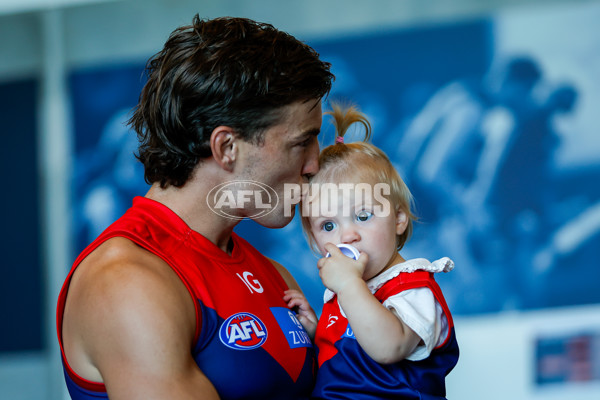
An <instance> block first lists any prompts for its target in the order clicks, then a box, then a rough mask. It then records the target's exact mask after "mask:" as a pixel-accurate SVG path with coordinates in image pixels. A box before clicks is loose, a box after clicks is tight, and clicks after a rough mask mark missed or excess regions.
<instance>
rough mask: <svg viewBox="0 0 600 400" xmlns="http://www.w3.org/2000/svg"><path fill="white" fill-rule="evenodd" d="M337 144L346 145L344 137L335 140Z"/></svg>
mask: <svg viewBox="0 0 600 400" xmlns="http://www.w3.org/2000/svg"><path fill="white" fill-rule="evenodd" d="M335 142H336V143H342V144H344V137H343V136H338V137H336V138H335Z"/></svg>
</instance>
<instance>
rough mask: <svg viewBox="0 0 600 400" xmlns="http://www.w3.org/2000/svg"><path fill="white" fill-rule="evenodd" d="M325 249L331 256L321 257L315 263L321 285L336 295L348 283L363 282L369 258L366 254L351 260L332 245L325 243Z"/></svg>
mask: <svg viewBox="0 0 600 400" xmlns="http://www.w3.org/2000/svg"><path fill="white" fill-rule="evenodd" d="M325 249H326V250H327V251H328V252H329V254H331V256H330V257H323V258H321V259H320V260H319V262H318V263H317V267H319V276H320V277H321V280H322V281H323V285H325V286H326V287H327V288H328V289H329V290H331V291H332V292H334V293H338V292H339V291H340V290H342V288H343V287H344V286H346V284H348V283H349V282H352V281H356V280H361V281H363V275H364V273H365V268H366V267H367V262H368V258H369V257H368V256H367V254H366V253H361V254H360V257H359V258H358V260H353V259H352V258H350V257H347V256H345V255H344V254H342V252H341V251H340V249H339V248H338V247H337V246H336V245H334V244H333V243H326V244H325Z"/></svg>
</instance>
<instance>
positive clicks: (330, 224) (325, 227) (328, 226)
mask: <svg viewBox="0 0 600 400" xmlns="http://www.w3.org/2000/svg"><path fill="white" fill-rule="evenodd" d="M334 228H335V224H334V223H333V222H331V221H327V222H325V223H324V224H323V225H322V226H321V229H323V230H324V231H326V232H331V231H332V230H333V229H334Z"/></svg>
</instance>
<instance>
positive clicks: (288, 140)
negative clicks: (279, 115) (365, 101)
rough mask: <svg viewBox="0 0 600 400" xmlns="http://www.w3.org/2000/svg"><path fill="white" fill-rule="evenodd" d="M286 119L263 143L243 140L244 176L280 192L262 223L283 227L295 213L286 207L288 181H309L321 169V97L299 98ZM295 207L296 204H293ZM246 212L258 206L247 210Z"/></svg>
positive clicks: (285, 112) (266, 134)
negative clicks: (285, 187)
mask: <svg viewBox="0 0 600 400" xmlns="http://www.w3.org/2000/svg"><path fill="white" fill-rule="evenodd" d="M283 115H284V117H283V119H282V121H281V122H280V123H278V124H277V125H274V126H272V127H270V128H268V129H267V130H266V131H265V132H264V134H263V135H264V136H263V143H262V144H261V145H255V144H252V143H248V142H242V143H241V144H240V152H239V156H240V163H239V164H238V165H239V167H240V173H241V174H240V177H241V178H240V179H247V180H252V181H256V182H260V183H262V184H264V185H268V186H269V187H270V188H272V189H273V190H274V191H275V192H276V193H277V195H278V196H279V203H278V205H277V206H276V207H275V209H274V210H273V211H272V212H270V213H268V214H267V215H264V216H262V217H260V218H257V219H255V221H256V222H258V223H259V224H261V225H263V226H266V227H270V228H280V227H283V226H285V225H287V224H288V223H289V222H290V221H291V220H292V218H293V216H294V210H293V209H292V210H284V208H283V207H284V203H285V202H284V201H283V199H284V196H285V195H286V193H285V192H284V185H285V184H299V185H301V184H302V183H305V182H307V177H308V176H310V175H313V174H315V173H316V172H317V171H318V170H319V162H318V157H319V142H318V139H317V135H318V134H319V132H320V130H321V121H322V111H321V102H320V100H316V99H315V100H309V101H306V102H304V101H299V102H296V103H293V104H291V105H289V106H285V107H284V108H283ZM291 207H295V204H292V205H291ZM244 211H245V214H246V216H251V215H254V214H255V211H256V210H252V209H248V210H244Z"/></svg>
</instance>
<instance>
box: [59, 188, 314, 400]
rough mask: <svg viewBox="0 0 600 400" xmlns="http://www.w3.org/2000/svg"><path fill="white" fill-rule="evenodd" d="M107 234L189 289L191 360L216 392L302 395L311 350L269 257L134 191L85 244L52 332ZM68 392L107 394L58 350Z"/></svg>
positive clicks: (81, 396)
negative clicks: (219, 241) (223, 244)
mask: <svg viewBox="0 0 600 400" xmlns="http://www.w3.org/2000/svg"><path fill="white" fill-rule="evenodd" d="M113 237H125V238H128V239H129V240H132V241H133V242H135V243H137V244H138V245H140V246H142V247H143V248H145V249H147V250H148V251H150V252H152V253H154V254H156V255H157V256H159V257H161V258H162V259H163V260H164V261H165V262H166V263H167V264H168V265H169V266H170V267H171V268H172V269H173V270H174V271H175V272H176V273H177V274H178V276H179V277H180V278H181V280H182V281H183V283H184V284H185V286H186V287H187V289H188V291H189V292H190V294H191V295H192V296H193V298H194V299H195V300H196V301H195V307H196V311H197V312H196V314H197V329H196V338H195V340H194V345H193V347H192V348H190V352H191V353H192V355H193V357H194V359H195V360H196V363H197V364H198V366H199V367H200V369H201V370H202V372H203V373H204V374H205V375H206V376H207V377H208V379H209V380H210V381H211V382H212V384H213V385H214V386H215V388H216V390H217V392H218V393H219V396H220V397H221V399H241V398H244V399H302V398H308V397H309V396H310V392H311V390H312V388H313V385H314V379H315V374H316V368H317V365H316V356H315V352H314V349H313V345H312V343H311V341H310V339H309V338H308V335H307V333H306V331H305V330H304V329H303V327H302V325H301V324H300V322H298V320H297V319H296V316H295V315H294V313H292V312H291V311H290V310H289V309H288V308H287V305H286V303H285V302H284V301H283V292H284V291H285V290H286V289H287V285H286V283H285V281H284V280H283V278H282V277H281V275H280V274H279V272H278V271H277V270H276V269H275V267H274V266H273V265H272V264H271V262H270V261H269V260H268V259H267V258H265V257H264V256H263V255H262V254H260V253H259V252H258V251H257V250H256V249H254V248H253V247H252V246H251V245H250V244H249V243H247V242H246V241H245V240H243V239H242V238H240V237H239V236H237V235H236V234H235V233H234V234H233V235H232V240H233V243H234V246H233V250H232V254H231V256H230V255H227V254H225V253H224V252H223V251H222V250H220V249H219V248H217V247H216V246H215V245H214V244H213V243H212V242H210V241H209V240H208V239H206V238H204V237H203V236H202V235H200V234H199V233H197V232H195V231H193V230H191V229H190V228H189V227H188V226H187V224H185V222H184V221H183V220H181V219H180V218H179V217H178V216H177V215H176V214H174V213H173V212H172V211H171V210H169V209H168V208H167V207H165V206H164V205H162V204H160V203H157V202H155V201H152V200H150V199H146V198H142V197H137V198H135V199H134V202H133V207H132V208H130V209H129V210H128V211H127V212H126V213H125V214H124V216H123V217H121V218H120V219H119V220H117V221H116V222H115V223H114V224H113V225H111V226H110V227H109V228H108V229H107V230H106V231H105V232H103V233H102V234H101V235H100V236H99V237H98V239H96V240H95V241H94V242H93V243H92V244H91V245H90V246H89V247H88V248H86V249H85V250H84V251H83V252H82V254H81V255H80V256H79V258H78V259H77V260H76V261H75V263H74V266H73V268H72V270H71V272H70V274H69V276H68V277H67V279H66V281H65V284H64V285H63V289H62V290H61V293H60V297H59V302H58V309H57V327H58V337H59V342H60V345H61V349H62V335H61V331H62V329H61V328H62V316H63V311H64V305H65V302H66V298H67V293H68V288H69V282H70V279H71V276H72V274H73V271H74V270H75V268H77V265H78V264H79V263H80V262H81V261H82V260H83V259H84V258H85V257H86V256H87V255H88V254H89V253H91V252H92V251H93V250H94V249H96V248H97V247H98V246H99V245H100V244H102V243H103V242H105V241H106V240H108V239H110V238H113ZM62 359H63V366H64V370H65V379H66V382H67V386H68V389H69V393H70V395H71V398H72V399H74V400H88V399H98V398H108V396H107V394H106V389H105V387H104V385H103V384H102V383H98V382H90V381H87V380H85V379H83V378H81V377H80V376H78V375H77V374H76V373H75V371H73V370H72V369H71V368H70V366H69V364H68V362H67V360H66V358H65V354H64V350H63V352H62Z"/></svg>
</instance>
